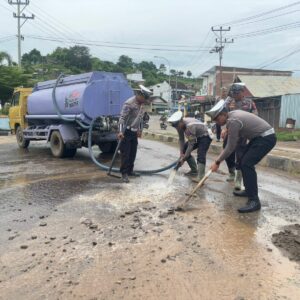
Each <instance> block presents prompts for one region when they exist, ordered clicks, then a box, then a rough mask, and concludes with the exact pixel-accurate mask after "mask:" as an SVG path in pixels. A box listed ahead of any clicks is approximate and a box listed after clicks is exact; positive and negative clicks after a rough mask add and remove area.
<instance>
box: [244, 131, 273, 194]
mask: <svg viewBox="0 0 300 300" xmlns="http://www.w3.org/2000/svg"><path fill="white" fill-rule="evenodd" d="M275 144H276V136H275V134H270V135H267V136H265V137H257V138H254V139H252V140H251V141H250V142H249V144H248V145H247V146H246V150H245V151H244V154H243V155H242V158H241V163H240V166H241V170H242V174H243V180H244V185H245V189H246V193H247V195H248V198H249V199H256V198H258V187H257V175H256V171H255V165H256V164H258V163H259V162H260V161H261V160H262V158H263V157H264V156H266V155H267V153H269V152H270V151H271V150H272V149H273V148H274V146H275Z"/></svg>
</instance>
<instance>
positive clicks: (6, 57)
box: [0, 52, 12, 66]
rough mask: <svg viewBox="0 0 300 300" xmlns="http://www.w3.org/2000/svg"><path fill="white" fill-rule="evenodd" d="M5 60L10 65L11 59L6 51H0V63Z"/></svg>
mask: <svg viewBox="0 0 300 300" xmlns="http://www.w3.org/2000/svg"><path fill="white" fill-rule="evenodd" d="M4 61H6V62H7V65H8V66H11V65H12V59H11V57H10V55H9V54H8V53H7V52H0V65H3V62H4Z"/></svg>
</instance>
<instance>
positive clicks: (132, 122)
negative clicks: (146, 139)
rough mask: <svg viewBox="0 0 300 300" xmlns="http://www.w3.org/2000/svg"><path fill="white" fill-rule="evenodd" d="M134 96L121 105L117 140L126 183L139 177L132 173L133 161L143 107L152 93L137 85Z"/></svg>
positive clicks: (141, 126) (140, 130) (140, 132)
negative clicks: (119, 142) (130, 178)
mask: <svg viewBox="0 0 300 300" xmlns="http://www.w3.org/2000/svg"><path fill="white" fill-rule="evenodd" d="M139 88H140V89H139V90H138V91H137V92H136V95H135V96H133V97H131V98H129V99H128V100H127V101H126V102H125V103H124V105H123V107H122V111H121V116H120V119H119V133H118V139H121V140H122V142H121V145H120V152H121V167H120V172H121V174H122V180H123V182H126V183H128V182H129V179H128V176H139V174H137V173H135V172H133V167H134V161H135V157H136V152H137V145H138V137H141V134H142V130H143V115H144V109H143V105H144V104H148V103H149V102H150V99H149V98H150V95H151V94H152V92H151V91H150V90H149V89H147V88H146V87H144V86H143V85H139Z"/></svg>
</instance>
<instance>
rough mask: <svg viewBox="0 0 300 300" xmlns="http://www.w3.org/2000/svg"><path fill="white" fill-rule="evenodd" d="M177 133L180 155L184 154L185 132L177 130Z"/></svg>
mask: <svg viewBox="0 0 300 300" xmlns="http://www.w3.org/2000/svg"><path fill="white" fill-rule="evenodd" d="M176 130H177V132H178V136H179V149H180V155H182V154H183V151H184V143H185V141H184V132H183V131H182V130H178V128H176Z"/></svg>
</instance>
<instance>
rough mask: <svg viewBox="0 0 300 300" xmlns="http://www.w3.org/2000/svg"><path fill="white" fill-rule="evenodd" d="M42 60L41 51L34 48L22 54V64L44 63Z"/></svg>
mask: <svg viewBox="0 0 300 300" xmlns="http://www.w3.org/2000/svg"><path fill="white" fill-rule="evenodd" d="M42 61H43V57H42V55H41V52H40V51H38V50H36V49H33V50H31V51H30V52H29V53H25V54H24V55H23V56H22V65H37V64H40V63H42Z"/></svg>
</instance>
